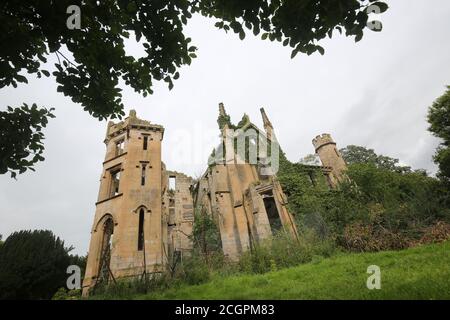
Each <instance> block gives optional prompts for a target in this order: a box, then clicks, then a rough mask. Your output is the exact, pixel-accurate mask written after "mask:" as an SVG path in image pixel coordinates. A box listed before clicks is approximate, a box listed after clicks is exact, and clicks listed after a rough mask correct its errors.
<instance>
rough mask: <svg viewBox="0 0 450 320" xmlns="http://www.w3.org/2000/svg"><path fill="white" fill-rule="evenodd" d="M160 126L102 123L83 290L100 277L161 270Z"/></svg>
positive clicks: (130, 118)
mask: <svg viewBox="0 0 450 320" xmlns="http://www.w3.org/2000/svg"><path fill="white" fill-rule="evenodd" d="M163 134H164V128H163V127H162V126H160V125H156V124H152V123H150V122H149V121H145V120H141V119H138V118H137V117H136V112H135V111H134V110H132V111H130V114H129V116H128V117H127V118H125V120H124V121H121V122H119V123H116V124H115V123H113V122H109V123H108V128H107V132H106V139H105V144H106V156H105V160H104V162H103V170H102V174H101V177H100V190H99V193H98V200H97V203H96V210H95V217H94V223H93V225H92V230H91V240H90V245H89V254H88V259H87V266H86V274H85V278H84V282H83V294H84V295H86V294H87V293H88V290H89V289H90V288H92V287H93V286H95V285H96V284H98V283H99V282H102V281H110V280H114V279H116V278H119V277H129V276H136V275H141V274H143V273H144V272H158V271H161V270H162V268H163V265H164V263H165V261H164V259H165V256H164V253H163V251H164V248H163V246H164V244H163V239H164V235H163V231H162V230H163V226H162V221H163V220H164V219H163V212H162V184H163V174H164V172H163V168H162V163H161V141H162V139H163Z"/></svg>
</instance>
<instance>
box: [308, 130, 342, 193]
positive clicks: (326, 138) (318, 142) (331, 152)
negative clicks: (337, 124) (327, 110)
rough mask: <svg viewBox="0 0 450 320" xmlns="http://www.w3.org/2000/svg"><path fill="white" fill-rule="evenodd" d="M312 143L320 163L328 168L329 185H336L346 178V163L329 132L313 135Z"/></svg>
mask: <svg viewBox="0 0 450 320" xmlns="http://www.w3.org/2000/svg"><path fill="white" fill-rule="evenodd" d="M312 143H313V146H314V148H315V150H316V153H317V154H318V155H319V158H320V161H321V162H322V165H323V166H324V167H329V169H330V175H328V177H329V183H330V185H331V186H332V187H336V185H337V184H338V183H339V182H341V181H343V180H344V179H346V176H345V170H347V164H346V163H345V161H344V159H343V158H342V156H341V154H340V153H339V151H338V149H337V148H336V142H334V141H333V138H331V135H330V134H328V133H323V134H322V135H318V136H317V137H315V138H314V139H313V140H312Z"/></svg>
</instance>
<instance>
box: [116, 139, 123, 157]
mask: <svg viewBox="0 0 450 320" xmlns="http://www.w3.org/2000/svg"><path fill="white" fill-rule="evenodd" d="M124 147H125V140H124V139H121V140H118V141H117V142H116V156H120V155H121V154H122V153H123V150H124Z"/></svg>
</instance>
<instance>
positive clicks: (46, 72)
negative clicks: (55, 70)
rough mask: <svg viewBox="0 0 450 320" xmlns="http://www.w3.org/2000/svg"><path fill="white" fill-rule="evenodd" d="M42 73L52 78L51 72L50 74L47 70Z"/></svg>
mask: <svg viewBox="0 0 450 320" xmlns="http://www.w3.org/2000/svg"><path fill="white" fill-rule="evenodd" d="M41 72H42V73H43V74H44V75H45V76H46V77H50V72H48V71H47V70H41Z"/></svg>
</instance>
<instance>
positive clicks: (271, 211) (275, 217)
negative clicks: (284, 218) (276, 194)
mask: <svg viewBox="0 0 450 320" xmlns="http://www.w3.org/2000/svg"><path fill="white" fill-rule="evenodd" d="M263 200H264V207H265V208H266V212H267V218H269V224H270V229H271V230H272V233H273V234H275V233H277V232H279V231H280V230H281V229H282V228H283V225H282V224H281V219H280V215H279V214H278V209H277V205H276V203H275V200H274V198H273V196H266V197H264V198H263Z"/></svg>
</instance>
